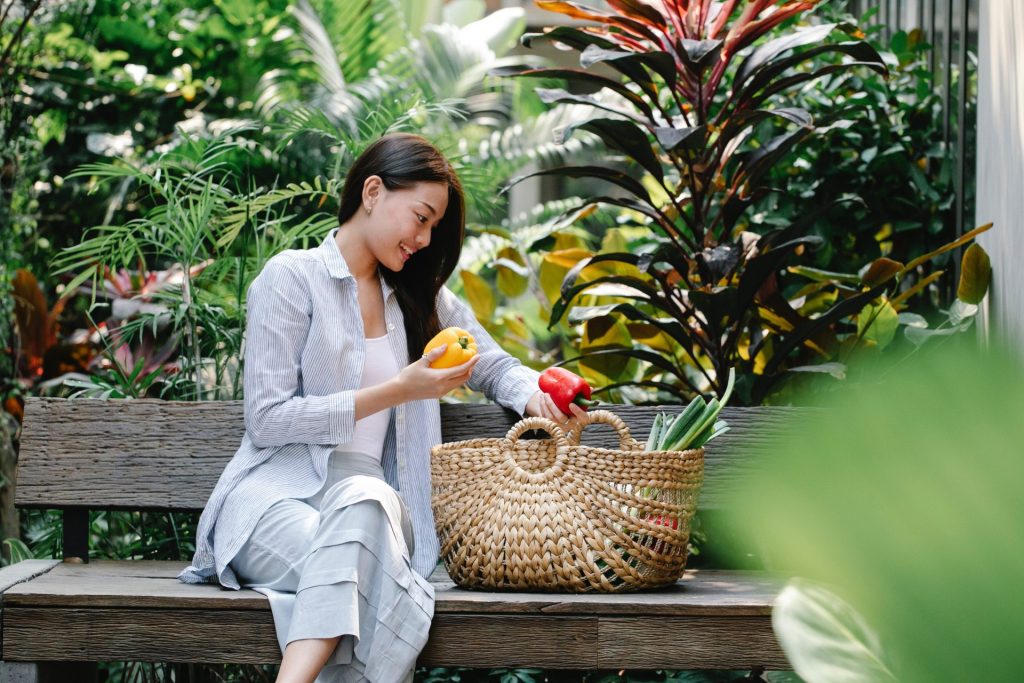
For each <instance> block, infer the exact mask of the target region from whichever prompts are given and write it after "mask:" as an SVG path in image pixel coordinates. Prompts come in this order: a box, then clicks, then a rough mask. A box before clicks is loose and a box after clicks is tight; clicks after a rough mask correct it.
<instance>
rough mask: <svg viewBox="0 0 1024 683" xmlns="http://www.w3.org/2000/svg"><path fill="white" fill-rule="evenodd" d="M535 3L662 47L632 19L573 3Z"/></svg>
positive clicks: (661, 46) (541, 0)
mask: <svg viewBox="0 0 1024 683" xmlns="http://www.w3.org/2000/svg"><path fill="white" fill-rule="evenodd" d="M536 2H537V6H538V7H540V8H541V9H546V10H549V11H551V12H557V13H559V14H564V15H566V16H568V17H572V18H573V19H583V20H585V21H593V22H596V23H598V24H604V25H606V26H614V27H615V28H617V29H619V30H620V31H622V32H623V33H625V34H627V35H628V36H632V37H633V38H634V39H640V40H650V41H652V42H653V43H654V44H655V45H657V46H658V47H659V48H663V47H664V45H663V43H662V40H660V39H659V38H658V37H657V36H656V35H654V34H653V33H652V32H651V30H650V29H649V28H648V27H647V26H646V25H645V24H643V23H641V22H639V21H637V20H635V19H633V18H632V17H624V16H621V15H619V14H614V13H611V12H602V11H601V10H596V9H593V8H591V7H584V6H583V5H577V4H576V3H574V2H555V1H554V0H536ZM602 35H603V36H604V37H606V38H609V39H612V40H614V39H616V38H619V37H621V36H616V35H614V34H611V35H609V34H608V33H604V32H602Z"/></svg>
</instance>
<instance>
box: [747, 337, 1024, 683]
mask: <svg viewBox="0 0 1024 683" xmlns="http://www.w3.org/2000/svg"><path fill="white" fill-rule="evenodd" d="M947 346H948V345H947ZM960 346H961V348H959V349H951V348H940V349H934V350H927V351H925V352H923V353H921V354H918V355H916V356H915V357H914V358H913V359H912V360H911V361H909V362H906V363H904V364H902V365H901V366H899V367H895V368H879V369H878V373H877V378H876V381H875V382H873V383H864V384H862V385H859V386H857V387H851V388H850V390H849V391H848V392H846V393H844V394H842V396H840V397H838V398H837V399H835V400H833V401H832V403H831V404H830V405H828V406H827V407H826V408H825V409H824V410H822V411H821V413H820V414H818V415H817V416H816V417H814V418H810V419H808V420H807V421H805V422H803V423H801V424H799V425H795V426H794V428H793V431H792V435H791V438H790V439H788V443H785V444H782V445H781V446H780V448H779V450H778V452H777V453H775V454H774V457H772V458H767V459H765V463H764V465H765V466H764V467H762V468H760V470H759V471H758V472H757V473H756V474H754V475H753V476H751V477H749V478H747V479H745V481H744V484H743V485H742V486H740V487H738V489H737V491H736V499H735V501H734V502H733V503H732V508H733V509H735V510H737V511H738V512H737V516H736V518H735V519H734V520H733V522H734V523H735V524H737V525H738V526H739V528H740V529H742V532H743V533H744V534H749V535H750V536H751V538H752V539H753V540H754V542H756V543H758V544H759V545H761V546H762V547H763V548H764V549H765V555H766V557H767V558H769V559H768V564H769V568H771V569H775V570H779V571H782V572H784V573H786V574H787V575H790V576H794V577H803V578H804V579H807V580H809V581H810V582H813V583H808V582H807V581H800V580H798V581H796V582H794V583H793V584H791V586H790V587H789V588H787V590H786V591H785V592H784V593H783V595H782V596H781V597H780V600H779V601H778V602H777V604H776V610H775V619H774V623H775V628H776V633H777V635H778V636H779V640H780V642H781V643H782V645H783V647H784V648H785V649H786V651H787V655H788V656H789V658H790V660H791V662H792V663H793V665H794V668H795V669H796V670H797V672H798V673H799V674H800V675H801V676H802V677H803V678H805V679H806V680H807V681H809V683H817V682H818V681H830V682H831V681H843V682H851V683H852V682H853V681H858V682H859V681H874V680H880V679H882V680H890V679H889V676H890V675H891V676H892V677H893V678H895V679H896V680H899V681H905V682H908V683H909V682H914V683H916V682H917V681H928V682H929V683H933V682H935V681H1019V680H1022V678H1024V366H1022V365H1021V363H1020V361H1019V356H1018V357H1017V358H1016V359H1011V354H1008V353H1002V352H996V351H991V350H981V349H977V348H968V345H964V344H961V345H960ZM819 587H824V588H826V589H827V591H826V590H817V589H818V588H819Z"/></svg>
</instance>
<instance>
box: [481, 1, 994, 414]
mask: <svg viewBox="0 0 1024 683" xmlns="http://www.w3.org/2000/svg"><path fill="white" fill-rule="evenodd" d="M537 4H538V5H539V6H540V7H542V8H544V9H547V10H551V11H554V12H559V13H561V14H565V15H568V16H569V17H572V18H574V19H580V20H583V21H584V22H585V23H584V24H582V25H571V26H568V25H566V26H558V27H554V28H549V29H546V30H544V31H542V32H540V33H532V34H527V35H525V36H524V37H523V43H524V45H526V46H528V47H529V46H531V45H534V44H536V43H540V42H550V43H554V44H555V45H556V47H559V48H561V49H568V50H573V51H576V52H578V53H579V67H578V68H527V67H509V68H505V69H499V70H497V71H496V72H494V73H496V74H498V75H504V76H518V77H538V78H542V79H548V80H550V79H560V80H561V81H564V82H567V83H568V84H569V87H570V88H571V89H560V88H538V89H537V92H538V94H539V96H540V97H541V98H542V99H543V100H544V101H546V102H549V103H577V104H579V103H583V104H588V105H590V106H591V107H592V112H593V113H592V114H591V115H589V116H587V117H586V118H585V119H583V120H579V121H575V122H573V123H572V124H570V125H568V126H566V127H564V128H563V129H560V130H559V131H557V132H556V134H557V135H559V136H561V138H562V139H568V138H569V136H572V135H574V134H575V133H576V132H577V131H587V132H588V133H590V134H593V135H596V136H598V137H599V138H600V139H601V140H602V141H603V142H604V144H605V146H606V147H607V148H608V150H609V151H611V152H612V153H613V154H615V155H621V157H623V159H624V160H625V161H626V162H627V164H628V165H615V164H612V165H609V166H601V165H577V166H563V167H559V168H554V169H546V170H542V171H538V172H535V173H530V174H528V175H524V176H521V177H519V178H516V179H514V180H513V181H512V182H511V183H510V185H511V184H515V183H517V182H520V181H521V180H523V179H525V178H528V177H535V176H538V175H563V176H568V177H573V178H590V179H598V180H601V181H605V182H606V183H609V184H610V185H612V186H614V187H615V191H613V192H609V193H608V194H607V195H604V196H592V197H588V198H587V199H586V200H585V202H584V204H583V205H582V206H574V207H572V208H571V209H570V211H569V212H567V213H570V212H573V211H576V212H579V210H580V209H581V208H585V207H586V206H588V205H589V206H597V205H606V206H614V207H619V208H621V210H622V213H623V219H622V220H623V221H626V222H627V223H628V222H632V224H633V225H636V226H643V227H646V228H647V229H648V239H645V240H644V241H643V244H642V246H641V247H640V248H630V249H629V250H619V251H611V252H605V253H597V254H592V255H590V256H589V257H586V258H583V259H582V260H579V261H578V262H577V263H576V264H575V267H573V268H571V269H570V270H569V271H568V272H567V274H566V275H565V278H564V281H563V283H562V286H561V292H560V296H559V297H558V298H557V299H556V300H555V301H554V302H553V306H552V313H551V318H550V325H551V326H552V327H553V326H554V325H556V324H558V323H559V321H561V320H562V319H563V318H567V319H568V321H569V322H570V323H580V322H583V323H586V322H587V321H592V320H596V319H607V318H608V317H609V316H611V317H616V316H619V317H620V318H621V319H623V320H626V321H628V322H630V323H631V324H639V325H644V326H647V327H649V328H651V329H652V330H654V331H655V334H656V335H657V336H658V337H660V338H661V339H662V340H666V339H667V340H669V343H670V344H671V345H673V346H674V348H673V349H672V350H671V352H670V353H665V352H662V351H661V350H659V349H658V348H657V347H656V346H654V345H653V344H649V343H646V342H641V341H639V340H634V341H633V342H632V346H629V347H623V346H622V345H621V344H618V345H616V346H614V347H611V348H603V349H591V350H590V351H588V352H586V353H585V354H584V358H585V357H587V356H589V357H595V356H600V355H603V354H604V355H606V354H612V355H617V356H627V357H631V358H635V359H638V360H640V361H641V362H642V363H644V364H645V366H646V367H648V368H649V372H646V373H644V376H643V378H640V379H639V380H638V379H637V378H632V379H631V380H630V381H622V382H621V383H620V384H617V385H616V386H619V385H621V384H640V385H644V386H647V387H653V388H656V389H661V390H663V391H666V392H669V393H672V394H675V395H677V396H679V397H680V398H682V397H686V396H688V395H692V394H693V393H696V392H699V391H703V390H708V389H710V390H712V391H715V392H717V393H718V394H719V395H721V393H722V391H723V390H724V388H725V379H726V377H727V376H728V374H729V373H728V369H729V368H730V367H733V366H736V367H739V368H740V369H741V377H742V378H743V379H741V382H742V383H743V386H738V387H737V388H738V391H739V392H740V393H741V394H743V395H744V398H745V399H746V400H747V401H758V400H761V399H763V397H764V396H765V394H766V393H767V392H768V391H769V390H770V389H771V387H772V386H773V384H775V383H776V382H777V380H778V379H779V378H780V377H781V376H783V375H784V374H785V373H786V372H788V371H790V370H792V369H795V368H797V367H798V366H799V367H800V368H801V369H805V368H806V367H807V364H808V363H809V362H810V363H817V364H819V365H823V366H827V367H829V368H832V369H833V370H832V371H833V372H834V368H835V367H836V366H837V363H836V362H835V361H836V360H837V358H839V359H841V352H842V350H843V349H844V348H847V349H849V348H850V346H851V345H852V346H854V347H856V346H857V345H858V344H859V345H871V344H873V343H876V340H872V339H871V334H872V325H873V324H874V321H875V320H876V319H878V317H879V315H880V313H879V312H878V310H879V307H880V306H881V307H883V308H884V309H885V310H884V311H883V312H884V313H886V315H888V313H889V311H890V309H891V312H892V313H893V315H894V316H896V315H898V312H899V310H901V309H900V307H901V306H904V307H905V306H906V298H908V297H909V295H908V297H905V298H904V299H903V300H902V301H900V300H896V297H897V296H899V292H900V290H902V291H903V292H904V293H906V291H907V290H908V289H909V288H910V286H911V285H912V282H913V269H914V268H915V267H916V266H917V265H918V263H917V262H915V263H913V264H902V263H898V262H895V261H891V260H889V259H886V258H882V257H880V258H878V260H876V261H874V262H873V263H870V264H865V267H864V268H863V269H862V270H861V272H860V273H858V274H855V275H852V276H850V275H846V276H841V277H838V278H829V277H824V278H822V277H817V278H814V279H811V278H807V277H806V274H807V272H808V270H807V269H803V271H802V272H801V271H795V272H791V271H790V269H789V266H791V265H793V262H794V261H795V260H796V258H797V257H798V256H799V254H801V253H803V251H804V250H806V249H808V248H813V247H814V246H816V245H817V244H818V242H819V238H818V237H816V236H814V235H811V234H808V230H807V222H800V221H797V222H795V223H794V224H792V225H788V226H784V227H782V228H779V229H775V230H773V231H771V232H767V233H761V234H754V233H752V232H749V231H747V230H746V228H747V227H749V226H748V222H747V221H746V220H745V217H744V214H745V212H746V211H747V209H748V208H749V207H750V206H751V205H752V204H753V203H754V202H755V201H757V200H758V199H759V198H760V197H762V196H764V194H765V193H767V192H772V191H784V189H781V190H780V188H771V187H767V186H766V185H765V177H766V172H767V171H768V170H769V169H770V168H771V167H772V166H773V165H774V164H776V163H777V162H779V161H780V160H781V159H782V158H783V157H784V156H785V155H787V154H789V153H790V152H791V150H793V149H794V147H796V146H797V145H799V144H800V143H801V142H803V141H805V140H807V139H808V138H810V137H811V136H814V135H815V134H816V133H819V132H822V131H824V130H826V129H827V126H821V125H816V123H815V121H813V120H812V117H811V116H810V115H809V114H808V112H807V111H805V110H803V109H799V108H796V107H792V106H786V104H787V103H786V95H787V93H791V92H792V91H793V90H794V89H796V88H801V87H804V86H806V85H807V84H809V83H811V82H813V81H815V80H817V79H821V78H825V77H831V78H836V77H842V76H843V75H844V74H847V73H849V72H851V71H853V70H860V71H861V72H862V73H864V74H868V73H869V72H868V71H867V70H871V71H874V72H876V73H877V74H879V75H881V76H883V77H884V76H886V75H887V68H886V66H885V64H884V62H883V59H882V57H881V56H880V55H879V54H878V53H877V52H876V50H875V49H874V48H873V47H871V46H870V45H869V44H867V43H866V42H864V41H863V40H861V38H862V37H863V34H862V33H860V31H858V30H857V29H856V27H853V26H849V25H837V24H820V23H819V24H814V23H811V22H806V21H801V15H803V14H805V13H807V12H808V11H809V10H811V9H812V8H813V7H814V6H815V5H816V4H817V3H816V2H813V1H807V2H788V1H783V0H747V1H738V0H731V1H730V0H725V1H723V2H712V1H711V0H660V1H658V0H646V1H644V0H608V1H607V3H606V4H607V6H608V9H606V10H604V9H602V10H599V9H593V8H589V7H586V6H583V5H579V4H576V3H571V2H543V1H539V2H537ZM791 19H792V20H793V21H788V22H787V20H791ZM780 25H782V26H780ZM769 32H771V35H770V36H769V35H768V34H769ZM545 85H547V83H545ZM828 125H829V126H841V125H844V122H843V121H832V122H830V123H829V124H828ZM815 210H819V211H820V210H821V207H815V206H813V204H811V205H809V206H808V211H807V215H808V217H810V216H811V215H812V214H813V213H814V212H815ZM620 224H621V221H620ZM609 227H613V226H609ZM973 235H974V233H970V234H968V235H967V236H965V238H964V239H961V240H959V241H958V242H957V243H956V244H951V245H946V246H945V247H943V248H942V249H941V250H938V251H937V252H933V253H932V254H928V255H926V258H931V257H933V256H935V255H936V254H938V253H940V252H945V251H948V250H950V249H952V248H954V247H955V246H958V245H959V244H963V243H965V242H966V241H967V240H969V239H970V238H972V237H973ZM908 275H910V277H908ZM602 297H604V298H602ZM894 301H895V303H893V302H894ZM607 302H611V303H607ZM574 303H575V304H577V305H575V306H574V305H573V304H574ZM579 304H586V305H579ZM865 311H870V316H867V314H865ZM567 314H568V316H567ZM866 316H867V317H866ZM868 318H870V320H869V319H868ZM886 319H888V318H887V317H886ZM876 336H877V335H876ZM808 357H811V360H810V361H809V360H808ZM815 359H816V360H815ZM606 388H607V387H606Z"/></svg>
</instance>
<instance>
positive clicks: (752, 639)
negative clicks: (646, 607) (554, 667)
mask: <svg viewBox="0 0 1024 683" xmlns="http://www.w3.org/2000/svg"><path fill="white" fill-rule="evenodd" d="M599 628H600V648H599V652H600V656H599V657H598V667H597V668H600V669H747V668H752V667H755V666H763V667H765V668H767V669H790V668H792V667H791V665H790V664H789V663H788V662H787V661H786V656H785V654H783V652H782V648H781V647H779V644H778V642H777V641H776V640H775V635H774V633H773V632H772V622H771V618H768V617H706V618H696V617H663V618H661V617H659V618H656V619H649V618H647V617H646V616H644V617H638V616H634V617H632V618H619V619H615V618H607V619H601V622H600V626H599Z"/></svg>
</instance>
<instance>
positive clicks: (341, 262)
mask: <svg viewBox="0 0 1024 683" xmlns="http://www.w3.org/2000/svg"><path fill="white" fill-rule="evenodd" d="M337 234H338V228H334V229H333V230H331V231H330V232H329V233H327V237H325V238H324V241H323V242H322V243H321V244H320V253H321V254H322V255H323V259H324V264H325V265H326V266H327V272H328V273H330V275H331V277H335V278H338V279H339V280H344V279H345V278H352V279H355V276H354V275H353V274H352V271H351V270H349V269H348V264H347V263H345V257H344V256H342V255H341V250H340V249H338V243H337V242H335V241H334V238H335V236H336V235H337ZM378 272H379V268H378ZM380 288H381V291H382V292H383V293H384V299H385V301H386V300H387V298H388V297H389V296H391V294H392V292H393V291H394V290H393V289H392V287H391V285H389V284H388V281H387V280H386V279H384V278H383V277H381V278H380Z"/></svg>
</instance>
